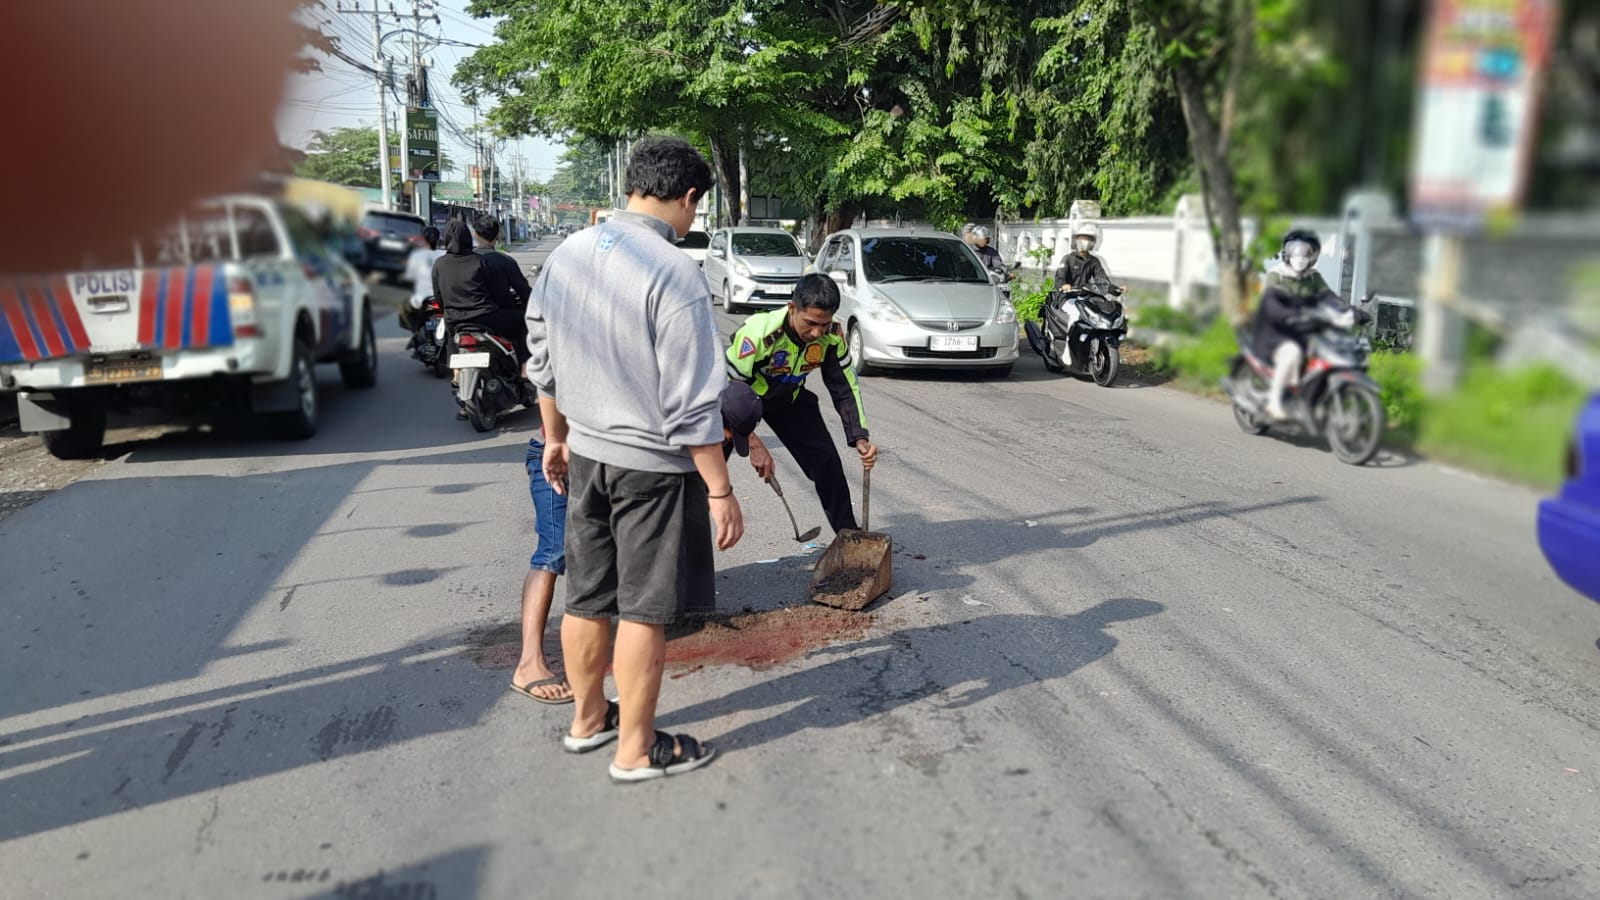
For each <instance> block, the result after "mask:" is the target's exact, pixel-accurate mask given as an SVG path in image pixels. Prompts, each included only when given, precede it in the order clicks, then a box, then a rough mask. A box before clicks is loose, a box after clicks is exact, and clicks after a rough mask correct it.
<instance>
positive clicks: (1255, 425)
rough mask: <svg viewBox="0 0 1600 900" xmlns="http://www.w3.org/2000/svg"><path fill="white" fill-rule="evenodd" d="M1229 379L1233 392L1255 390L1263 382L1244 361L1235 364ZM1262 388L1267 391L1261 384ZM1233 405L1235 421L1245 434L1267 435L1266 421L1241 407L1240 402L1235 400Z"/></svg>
mask: <svg viewBox="0 0 1600 900" xmlns="http://www.w3.org/2000/svg"><path fill="white" fill-rule="evenodd" d="M1228 377H1229V379H1230V380H1232V381H1233V390H1235V391H1242V390H1246V389H1253V388H1255V387H1256V386H1257V385H1258V384H1260V382H1261V379H1260V377H1259V376H1257V375H1256V373H1255V372H1253V371H1251V370H1250V366H1249V364H1248V363H1246V362H1245V361H1244V360H1242V359H1241V360H1239V361H1237V362H1235V363H1234V364H1233V371H1232V372H1230V373H1228ZM1261 388H1262V389H1265V385H1264V384H1261ZM1232 405H1233V421H1234V423H1235V424H1237V425H1238V426H1239V430H1240V431H1243V432H1244V433H1245V434H1266V433H1267V423H1266V421H1265V420H1263V419H1261V418H1258V417H1257V416H1256V414H1255V413H1252V412H1251V411H1249V410H1248V409H1245V408H1244V407H1243V406H1240V405H1239V401H1238V400H1234V401H1233V404H1232Z"/></svg>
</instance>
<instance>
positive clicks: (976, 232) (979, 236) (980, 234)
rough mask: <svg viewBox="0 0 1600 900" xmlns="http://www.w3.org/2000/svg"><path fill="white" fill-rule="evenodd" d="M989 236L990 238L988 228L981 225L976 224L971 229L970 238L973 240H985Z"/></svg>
mask: <svg viewBox="0 0 1600 900" xmlns="http://www.w3.org/2000/svg"><path fill="white" fill-rule="evenodd" d="M989 238H990V234H989V229H987V228H985V227H983V226H982V225H978V226H976V227H974V228H973V229H972V239H973V240H975V241H987V240H988V239H989Z"/></svg>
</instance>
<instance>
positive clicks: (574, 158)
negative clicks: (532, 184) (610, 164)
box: [546, 139, 611, 206]
mask: <svg viewBox="0 0 1600 900" xmlns="http://www.w3.org/2000/svg"><path fill="white" fill-rule="evenodd" d="M559 163H560V165H559V167H558V168H557V169H556V174H555V176H554V177H552V178H551V179H550V184H549V185H548V186H547V187H546V190H547V191H548V192H549V194H550V196H551V197H552V198H553V199H554V200H555V201H556V202H557V203H576V204H580V205H583V206H610V205H611V200H610V198H608V197H607V196H606V151H605V148H604V147H603V146H601V144H600V143H599V142H598V141H594V140H582V139H580V140H577V141H574V142H573V143H571V144H570V145H568V146H567V149H566V150H565V151H563V152H562V154H561V157H560V159H559Z"/></svg>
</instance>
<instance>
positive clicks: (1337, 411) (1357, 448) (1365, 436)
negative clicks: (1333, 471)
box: [1323, 384, 1384, 466]
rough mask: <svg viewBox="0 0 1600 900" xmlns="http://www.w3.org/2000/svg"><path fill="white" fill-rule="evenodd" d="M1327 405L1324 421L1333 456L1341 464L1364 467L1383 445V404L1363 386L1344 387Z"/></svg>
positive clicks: (1347, 385)
mask: <svg viewBox="0 0 1600 900" xmlns="http://www.w3.org/2000/svg"><path fill="white" fill-rule="evenodd" d="M1326 403H1327V408H1326V409H1325V410H1324V412H1325V416H1324V417H1323V421H1324V422H1326V423H1327V425H1326V433H1327V438H1328V446H1329V447H1331V448H1332V449H1333V455H1334V456H1336V457H1338V458H1339V461H1340V462H1342V463H1348V464H1350V465H1352V466H1361V465H1366V464H1367V463H1368V462H1370V461H1371V460H1372V457H1374V456H1376V455H1377V454H1378V448H1379V447H1380V446H1382V444H1383V428H1384V412H1383V401H1382V400H1380V399H1379V398H1378V394H1377V392H1376V391H1374V390H1372V389H1371V388H1369V387H1367V386H1366V385H1360V384H1343V385H1340V386H1339V387H1337V388H1335V389H1334V390H1333V391H1332V392H1331V393H1330V394H1329V395H1328V399H1327V401H1326Z"/></svg>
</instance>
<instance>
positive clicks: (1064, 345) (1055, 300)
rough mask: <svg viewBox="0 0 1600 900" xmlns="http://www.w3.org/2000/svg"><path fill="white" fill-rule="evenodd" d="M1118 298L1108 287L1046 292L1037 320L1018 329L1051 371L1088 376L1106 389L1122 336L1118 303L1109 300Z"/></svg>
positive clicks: (1118, 362)
mask: <svg viewBox="0 0 1600 900" xmlns="http://www.w3.org/2000/svg"><path fill="white" fill-rule="evenodd" d="M1121 294H1122V289H1121V288H1119V287H1116V286H1115V285H1109V284H1107V285H1094V286H1092V287H1088V288H1074V289H1072V290H1070V291H1060V290H1055V291H1051V292H1050V296H1049V297H1047V298H1046V299H1045V302H1044V307H1043V308H1042V309H1041V310H1040V317H1041V318H1040V320H1039V321H1037V322H1027V323H1024V325H1023V330H1024V331H1026V332H1027V335H1028V346H1030V347H1032V348H1033V352H1035V353H1037V354H1039V355H1040V356H1041V357H1043V358H1044V367H1045V368H1046V369H1049V370H1050V371H1052V372H1057V373H1072V374H1074V375H1088V376H1089V377H1090V378H1093V379H1094V382H1095V384H1098V385H1100V386H1101V387H1111V386H1112V385H1113V384H1115V383H1116V381H1117V373H1118V371H1119V370H1120V369H1121V367H1122V357H1121V355H1120V351H1119V350H1118V348H1119V347H1120V346H1121V345H1122V339H1123V338H1125V337H1127V335H1128V319H1127V316H1126V315H1125V314H1124V312H1123V309H1122V301H1120V300H1113V299H1112V297H1114V296H1120V295H1121Z"/></svg>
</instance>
